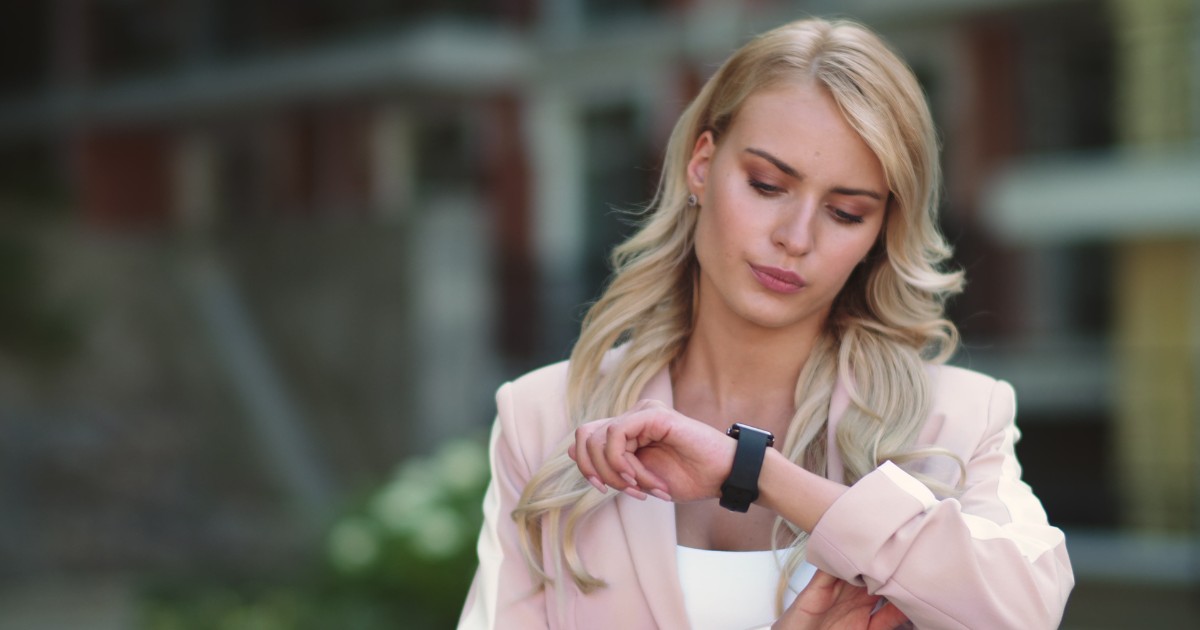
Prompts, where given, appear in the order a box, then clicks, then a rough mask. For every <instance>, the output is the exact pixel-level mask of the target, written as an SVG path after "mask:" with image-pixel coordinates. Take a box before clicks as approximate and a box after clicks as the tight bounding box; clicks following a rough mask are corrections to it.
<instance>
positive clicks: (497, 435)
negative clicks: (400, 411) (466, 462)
mask: <svg viewBox="0 0 1200 630" xmlns="http://www.w3.org/2000/svg"><path fill="white" fill-rule="evenodd" d="M496 405H497V417H496V422H495V424H494V425H493V426H492V435H491V442H490V447H489V450H490V453H491V470H492V480H491V482H490V483H489V484H488V488H487V491H486V493H485V494H484V498H483V528H482V530H481V531H480V533H479V544H478V552H479V568H478V569H477V570H476V572H475V579H474V580H473V581H472V583H471V589H470V591H469V592H468V594H467V601H466V604H465V605H464V607H463V611H462V615H461V617H460V618H459V620H458V627H459V628H460V629H470V630H475V629H482V628H545V627H547V625H548V621H547V618H546V603H545V590H544V589H540V588H535V587H534V583H533V573H532V571H531V570H530V568H529V565H528V564H527V563H526V562H525V556H524V555H523V554H522V553H521V546H520V542H519V539H518V534H517V525H516V523H515V522H514V521H513V519H512V512H513V508H515V507H516V505H517V500H518V499H519V498H520V496H521V491H522V489H524V487H525V484H526V483H527V482H528V481H529V478H530V476H531V470H530V466H529V465H528V462H527V461H526V460H525V458H524V457H523V455H522V449H521V443H520V440H519V436H518V434H517V431H516V429H517V427H516V424H515V414H514V412H513V395H512V384H511V383H506V384H505V385H503V386H501V388H500V390H499V391H498V392H496Z"/></svg>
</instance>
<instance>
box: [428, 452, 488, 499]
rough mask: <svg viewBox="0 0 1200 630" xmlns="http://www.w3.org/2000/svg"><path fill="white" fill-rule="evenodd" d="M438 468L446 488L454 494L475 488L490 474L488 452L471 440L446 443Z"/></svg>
mask: <svg viewBox="0 0 1200 630" xmlns="http://www.w3.org/2000/svg"><path fill="white" fill-rule="evenodd" d="M436 466H437V471H438V473H439V476H440V477H441V479H442V481H443V482H444V483H445V484H446V487H448V488H449V489H450V490H452V491H454V492H466V491H468V490H471V489H472V488H475V487H476V486H478V485H480V484H481V483H482V482H483V481H484V480H486V479H487V477H488V473H489V471H488V455H487V450H486V449H484V448H483V447H482V446H481V445H480V444H479V443H478V442H474V441H471V440H455V441H453V442H448V443H446V444H445V445H444V446H443V447H442V449H441V450H440V451H439V452H438V456H437V461H436Z"/></svg>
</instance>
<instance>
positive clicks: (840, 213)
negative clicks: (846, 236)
mask: <svg viewBox="0 0 1200 630" xmlns="http://www.w3.org/2000/svg"><path fill="white" fill-rule="evenodd" d="M829 211H830V212H832V213H833V218H834V220H836V221H838V222H839V223H862V222H863V218H862V217H860V216H858V215H857V214H850V213H849V212H846V211H845V210H841V209H839V208H830V209H829Z"/></svg>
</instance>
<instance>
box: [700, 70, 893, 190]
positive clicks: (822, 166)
mask: <svg viewBox="0 0 1200 630" xmlns="http://www.w3.org/2000/svg"><path fill="white" fill-rule="evenodd" d="M725 140H727V142H724V143H722V144H724V145H726V146H725V147H722V148H728V149H729V150H730V151H733V152H736V153H743V152H744V151H745V149H747V148H751V147H752V148H756V149H760V150H763V151H767V152H768V153H770V154H772V155H773V156H775V157H777V158H779V159H781V160H783V161H784V162H787V163H788V164H789V165H791V166H792V167H793V168H795V169H796V170H798V171H800V172H801V174H803V175H805V176H814V177H817V176H820V177H822V178H830V179H834V180H838V181H836V182H835V183H836V184H838V185H856V186H863V187H865V186H868V185H869V186H872V187H877V188H880V189H882V190H885V191H886V189H887V185H886V177H885V176H884V173H883V167H882V165H881V164H880V161H879V158H878V157H876V155H875V153H874V151H872V150H871V148H870V147H869V146H868V145H867V143H866V142H865V141H863V139H862V137H861V136H860V135H859V134H858V132H857V131H855V129H854V128H853V127H852V126H850V123H849V122H848V121H847V120H846V117H845V116H844V115H843V114H842V111H841V108H839V107H838V105H837V103H836V102H835V101H834V99H833V96H832V95H831V94H830V93H829V91H828V89H826V88H825V87H824V86H821V85H819V84H810V83H804V84H786V85H782V86H777V87H773V88H769V89H765V90H760V91H758V92H756V93H754V94H752V95H751V96H749V97H748V98H747V99H746V100H745V101H744V102H743V103H742V106H741V107H740V108H739V109H738V112H737V114H736V115H735V116H734V118H733V124H732V125H731V126H730V128H729V130H728V131H727V133H726V137H725Z"/></svg>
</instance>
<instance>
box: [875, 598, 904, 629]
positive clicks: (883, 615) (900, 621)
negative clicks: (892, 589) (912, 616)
mask: <svg viewBox="0 0 1200 630" xmlns="http://www.w3.org/2000/svg"><path fill="white" fill-rule="evenodd" d="M907 622H908V616H907V615H905V614H904V613H902V612H900V609H899V608H896V605H895V604H893V603H891V602H888V603H886V604H884V605H883V608H880V609H879V610H878V611H876V612H875V614H874V615H871V623H870V624H869V625H868V626H867V630H895V629H896V628H899V627H901V626H903V625H904V624H905V623H907Z"/></svg>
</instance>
